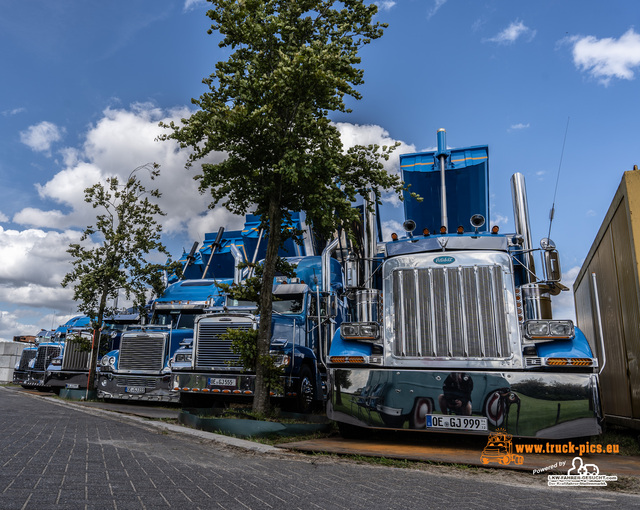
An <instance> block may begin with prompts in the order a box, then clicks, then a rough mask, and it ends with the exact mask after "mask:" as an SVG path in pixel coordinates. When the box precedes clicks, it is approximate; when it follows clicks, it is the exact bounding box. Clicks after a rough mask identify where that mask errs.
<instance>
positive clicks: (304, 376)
mask: <svg viewBox="0 0 640 510" xmlns="http://www.w3.org/2000/svg"><path fill="white" fill-rule="evenodd" d="M315 395H316V384H315V379H314V377H313V374H312V373H311V369H310V368H309V367H308V366H307V365H304V366H303V367H302V369H301V370H300V380H299V383H298V392H297V396H296V411H297V412H299V413H310V412H311V411H313V407H314V403H315Z"/></svg>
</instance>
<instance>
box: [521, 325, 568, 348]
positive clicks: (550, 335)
mask: <svg viewBox="0 0 640 510" xmlns="http://www.w3.org/2000/svg"><path fill="white" fill-rule="evenodd" d="M522 329H523V334H524V336H525V338H527V340H529V341H530V342H533V343H537V342H552V341H554V340H571V339H572V338H575V326H574V325H573V321H570V320H554V319H531V320H528V321H525V323H524V325H523V328H522Z"/></svg>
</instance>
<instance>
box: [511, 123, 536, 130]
mask: <svg viewBox="0 0 640 510" xmlns="http://www.w3.org/2000/svg"><path fill="white" fill-rule="evenodd" d="M530 126H531V125H530V124H529V123H528V122H527V123H526V124H523V123H522V122H520V123H518V124H513V125H511V126H510V127H509V131H521V130H522V129H528V128H529V127H530Z"/></svg>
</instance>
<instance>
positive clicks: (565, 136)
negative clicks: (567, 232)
mask: <svg viewBox="0 0 640 510" xmlns="http://www.w3.org/2000/svg"><path fill="white" fill-rule="evenodd" d="M570 119H571V117H567V127H566V128H565V130H564V140H563V141H562V152H561V153H560V164H559V165H558V175H557V176H556V189H555V191H554V192H553V203H552V204H551V211H549V233H548V234H547V239H551V223H553V216H554V214H555V212H556V195H557V194H558V182H559V181H560V168H561V167H562V158H563V157H564V146H565V144H566V143H567V132H568V131H569V120H570Z"/></svg>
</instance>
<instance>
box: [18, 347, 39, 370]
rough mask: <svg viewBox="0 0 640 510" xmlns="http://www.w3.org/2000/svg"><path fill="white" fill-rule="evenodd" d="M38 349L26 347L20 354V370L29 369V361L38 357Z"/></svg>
mask: <svg viewBox="0 0 640 510" xmlns="http://www.w3.org/2000/svg"><path fill="white" fill-rule="evenodd" d="M36 352H37V351H36V349H29V350H27V349H25V350H24V351H22V356H20V365H19V367H20V368H19V369H18V370H23V371H24V370H27V368H29V362H30V361H31V360H32V359H33V358H35V357H36Z"/></svg>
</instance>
